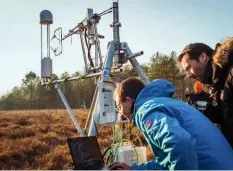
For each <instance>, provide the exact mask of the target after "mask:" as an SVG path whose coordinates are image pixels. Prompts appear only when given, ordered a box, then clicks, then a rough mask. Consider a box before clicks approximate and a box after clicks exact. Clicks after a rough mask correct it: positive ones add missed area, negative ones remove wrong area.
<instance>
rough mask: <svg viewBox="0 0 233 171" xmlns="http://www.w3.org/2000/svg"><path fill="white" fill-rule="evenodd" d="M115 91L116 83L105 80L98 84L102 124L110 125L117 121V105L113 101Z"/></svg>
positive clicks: (100, 120)
mask: <svg viewBox="0 0 233 171" xmlns="http://www.w3.org/2000/svg"><path fill="white" fill-rule="evenodd" d="M114 90H115V84H114V82H111V81H103V80H100V81H99V82H98V97H99V104H98V105H99V112H100V119H99V123H100V124H108V123H113V122H116V121H117V111H116V104H115V101H114V99H113V93H114Z"/></svg>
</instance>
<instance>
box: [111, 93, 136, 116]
mask: <svg viewBox="0 0 233 171" xmlns="http://www.w3.org/2000/svg"><path fill="white" fill-rule="evenodd" d="M115 101H116V105H117V109H118V112H119V113H120V115H121V116H122V115H123V116H125V117H126V118H127V119H129V120H131V115H132V112H131V105H132V103H130V99H129V97H128V98H126V100H124V101H122V100H121V99H120V97H119V96H118V95H116V97H115Z"/></svg>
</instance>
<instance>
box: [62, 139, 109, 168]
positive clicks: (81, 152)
mask: <svg viewBox="0 0 233 171" xmlns="http://www.w3.org/2000/svg"><path fill="white" fill-rule="evenodd" d="M67 142H68V146H69V149H70V153H71V157H72V160H73V163H74V166H75V170H79V169H82V170H86V169H88V170H98V169H102V168H103V167H104V161H103V158H102V154H101V151H100V147H99V144H98V141H97V138H96V137H95V136H90V137H75V138H68V139H67Z"/></svg>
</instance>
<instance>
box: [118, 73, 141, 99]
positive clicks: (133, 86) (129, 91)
mask: <svg viewBox="0 0 233 171" xmlns="http://www.w3.org/2000/svg"><path fill="white" fill-rule="evenodd" d="M144 87H145V84H144V83H143V82H142V81H141V80H140V79H138V78H135V77H134V78H128V79H126V80H124V81H122V82H121V83H120V84H119V85H118V86H117V87H116V89H115V91H114V98H115V97H116V96H118V97H119V98H120V100H121V101H125V99H126V97H127V96H128V97H130V98H132V99H135V100H136V98H137V96H138V94H139V93H140V92H141V91H142V89H143V88H144Z"/></svg>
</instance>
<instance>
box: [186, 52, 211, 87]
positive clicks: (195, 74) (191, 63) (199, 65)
mask: <svg viewBox="0 0 233 171" xmlns="http://www.w3.org/2000/svg"><path fill="white" fill-rule="evenodd" d="M208 60H209V58H208V57H207V56H206V54H205V53H202V54H201V55H200V56H199V60H198V61H197V60H192V59H190V58H189V55H188V54H185V55H184V56H183V57H182V60H181V65H182V68H183V69H184V71H185V72H186V74H187V76H188V78H193V79H196V80H198V81H200V82H204V80H203V77H204V73H205V68H206V67H207V63H208Z"/></svg>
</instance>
